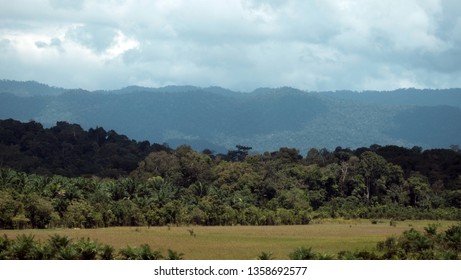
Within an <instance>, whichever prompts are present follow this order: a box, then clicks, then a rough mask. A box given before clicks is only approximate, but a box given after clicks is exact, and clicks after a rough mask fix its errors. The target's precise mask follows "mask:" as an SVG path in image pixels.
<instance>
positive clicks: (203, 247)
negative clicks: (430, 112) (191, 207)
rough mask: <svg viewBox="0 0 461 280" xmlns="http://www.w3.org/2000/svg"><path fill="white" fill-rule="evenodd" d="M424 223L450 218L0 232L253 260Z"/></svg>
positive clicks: (347, 243) (360, 242)
mask: <svg viewBox="0 0 461 280" xmlns="http://www.w3.org/2000/svg"><path fill="white" fill-rule="evenodd" d="M317 222H318V221H317ZM430 223H438V224H440V226H441V227H440V230H444V229H446V228H447V227H448V226H449V225H451V224H455V223H456V222H450V221H401V222H397V225H396V226H390V224H389V221H385V220H382V221H378V223H377V224H372V223H371V222H370V221H369V220H326V221H322V222H318V223H316V224H311V225H302V226H265V227H261V226H226V227H202V226H183V227H175V226H171V227H151V228H147V227H113V228H100V229H46V230H0V235H3V234H6V235H7V236H8V237H10V238H14V237H15V236H16V235H18V234H33V235H34V236H35V238H37V239H40V240H45V239H47V238H48V237H49V236H50V235H53V234H59V235H65V236H69V237H71V238H73V239H79V238H83V237H85V238H86V237H89V238H91V239H95V240H98V241H99V242H101V243H104V244H110V245H112V246H114V247H115V248H117V249H119V248H122V247H125V246H127V245H130V246H139V245H141V244H149V245H150V246H151V247H152V248H153V249H155V250H160V251H161V252H166V250H167V249H172V250H175V251H178V252H182V253H184V257H185V259H199V260H206V259H218V260H225V259H243V260H245V259H255V258H256V257H257V256H258V255H259V254H260V253H261V252H262V251H267V252H273V257H275V258H276V259H287V258H288V254H289V253H290V252H292V251H293V250H294V249H295V248H297V247H300V246H305V247H312V248H313V250H314V251H316V252H323V253H330V254H336V253H338V252H339V251H342V250H350V251H355V250H361V249H367V250H373V249H374V248H375V245H376V243H377V242H378V241H382V240H384V239H385V238H386V237H389V236H397V235H399V234H401V233H402V232H403V231H405V230H408V229H410V228H411V227H413V228H415V229H418V230H423V228H424V227H425V226H427V225H428V224H430ZM191 230H193V233H191Z"/></svg>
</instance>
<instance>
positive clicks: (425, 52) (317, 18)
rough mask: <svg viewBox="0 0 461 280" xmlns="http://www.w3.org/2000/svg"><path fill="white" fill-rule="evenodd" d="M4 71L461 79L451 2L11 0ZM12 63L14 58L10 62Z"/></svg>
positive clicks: (252, 79)
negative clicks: (460, 76)
mask: <svg viewBox="0 0 461 280" xmlns="http://www.w3.org/2000/svg"><path fill="white" fill-rule="evenodd" d="M0 6H1V7H2V9H1V10H0V49H1V50H2V52H1V53H0V62H1V63H2V65H12V66H11V67H8V68H6V67H2V68H1V69H0V78H9V79H18V80H30V79H33V80H38V81H40V82H46V83H50V84H52V85H57V86H64V87H83V88H88V89H100V88H104V89H105V88H116V87H121V86H126V85H129V84H140V85H145V86H163V85H167V84H192V85H199V86H208V85H219V86H224V87H228V88H231V89H236V90H252V89H254V88H257V87H261V86H271V87H277V86H285V85H287V86H293V87H298V88H302V89H307V90H330V89H357V90H362V89H363V90H365V89H393V88H398V87H406V86H415V87H461V81H460V80H459V79H458V77H459V75H460V72H461V63H460V62H461V61H460V59H461V58H460V57H461V55H460V54H461V49H460V42H461V33H460V31H459V30H461V28H459V26H461V17H460V15H461V3H460V2H459V1H456V0H406V1H400V0H399V1H397V0H391V1H377V0H376V1H371V0H344V1H335V0H323V1H322V0H310V1H303V0H290V1H278V0H274V1H263V0H252V1H243V0H242V1H240V0H229V1H227V0H226V1H224V0H222V1H204V0H193V1H186V0H159V1H147V0H144V1H135V0H127V1H122V0H112V1H54V0H50V1H47V0H41V1H5V0H0ZM4 63H8V64H4Z"/></svg>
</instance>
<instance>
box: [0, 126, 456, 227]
mask: <svg viewBox="0 0 461 280" xmlns="http://www.w3.org/2000/svg"><path fill="white" fill-rule="evenodd" d="M5 122H6V123H7V125H6V126H5V125H4V126H3V128H2V131H1V132H0V133H2V134H1V135H2V137H1V138H0V139H1V141H2V146H1V147H2V149H3V151H8V149H13V150H15V151H16V152H17V153H16V156H11V153H9V154H8V153H6V155H5V154H4V153H3V152H2V154H1V155H2V165H3V167H1V168H0V228H47V227H81V228H95V227H108V226H139V225H148V226H162V225H167V224H178V225H179V224H196V225H237V224H240V225H289V224H308V223H309V222H310V221H311V220H312V219H319V218H328V217H333V218H335V217H343V218H388V219H397V220H398V219H451V220H458V219H461V210H460V208H461V175H460V174H461V154H460V153H459V151H458V150H456V149H454V148H453V149H434V150H424V151H423V150H422V149H421V148H419V147H414V148H411V149H408V148H403V147H396V146H384V147H381V146H378V145H373V146H371V147H369V148H359V149H356V150H351V149H343V148H340V147H338V148H336V149H335V150H334V151H328V150H326V149H315V148H312V149H310V150H309V152H308V153H307V154H306V155H305V156H303V155H301V154H300V153H299V151H298V150H296V149H292V148H286V147H285V148H280V149H279V150H278V151H276V152H265V153H251V152H250V151H251V147H247V146H243V145H237V146H236V150H232V151H229V152H228V153H227V154H214V153H213V152H212V151H210V150H204V151H202V152H197V151H194V150H193V149H192V148H190V147H189V146H186V145H183V146H179V147H178V148H176V149H171V148H169V147H167V146H165V145H157V144H153V145H151V144H150V143H145V142H141V143H138V142H136V141H133V140H128V138H127V137H126V136H123V135H118V134H116V133H115V132H105V130H104V129H102V128H97V129H90V130H89V131H88V132H86V131H84V130H83V129H81V128H80V127H79V126H78V125H71V124H67V123H58V125H57V126H56V127H52V128H50V129H44V128H43V127H41V126H40V125H39V124H37V123H35V122H29V123H24V124H23V123H20V122H16V121H12V120H7V121H4V122H2V123H3V124H4V123H5ZM5 127H7V128H5ZM11 127H15V129H11ZM17 127H21V128H20V129H19V128H17ZM12 131H13V132H12ZM97 131H99V133H100V134H101V137H97V136H95V135H99V134H98V132H97ZM5 135H6V136H8V137H6V136H5ZM44 135H46V136H44ZM57 135H58V136H57ZM52 136H53V137H54V138H55V140H54V141H55V142H52V147H50V146H49V143H48V144H46V143H45V141H44V140H43V139H48V137H50V138H53V137H52ZM41 137H44V138H41ZM27 139H29V140H27ZM40 139H41V140H40ZM114 139H116V140H114ZM8 141H9V142H8ZM40 141H41V142H40ZM98 141H99V142H98ZM25 143H28V144H25ZM91 143H93V144H91ZM106 146H108V147H110V148H107V147H106ZM28 147H30V149H29V148H28ZM83 147H93V148H92V149H89V150H88V151H87V152H85V151H84V148H83ZM106 148H107V149H109V150H110V152H107V153H104V151H105V149H106ZM82 149H83V150H82ZM39 151H42V154H38V152H39ZM31 158H37V160H36V161H35V162H33V164H36V167H34V168H30V169H27V168H25V170H22V171H21V168H19V167H21V166H24V165H22V162H27V160H28V159H31ZM138 158H140V159H139V160H138ZM12 159H15V160H13V161H10V160H12ZM45 159H48V160H49V161H48V160H45ZM42 161H43V162H45V161H46V162H47V163H46V164H45V163H43V166H42V165H41V164H42V163H41V162H42ZM87 162H88V164H89V166H90V167H88V166H86V164H87ZM127 162H130V164H122V163H127ZM15 164H17V165H15ZM33 164H32V163H30V165H29V167H30V166H35V165H33ZM91 164H93V165H91ZM91 166H93V167H91ZM80 167H81V168H80ZM88 168H90V169H88ZM91 168H94V170H95V171H96V172H94V173H91V172H90V171H91V170H92V169H91ZM60 171H63V174H64V175H66V174H67V172H70V173H69V174H70V175H66V176H64V175H63V174H60ZM82 174H84V175H82Z"/></svg>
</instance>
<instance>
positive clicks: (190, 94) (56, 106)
mask: <svg viewBox="0 0 461 280" xmlns="http://www.w3.org/2000/svg"><path fill="white" fill-rule="evenodd" d="M8 118H13V119H17V120H21V121H28V120H35V121H37V122H40V123H42V124H43V125H44V126H46V127H50V126H53V125H55V124H56V122H58V121H66V122H69V123H78V124H80V125H81V126H82V127H83V128H84V129H89V128H91V127H98V126H99V127H104V128H106V129H108V130H115V131H117V132H119V133H122V134H125V135H127V136H128V137H129V138H132V139H136V140H138V141H143V140H149V141H150V142H156V143H165V142H166V143H168V144H169V145H170V146H172V147H176V146H178V145H181V144H189V145H191V146H192V147H193V148H194V149H196V150H202V149H205V148H209V149H211V150H214V151H217V152H222V153H224V152H226V151H227V150H229V149H232V148H233V147H234V146H235V145H236V144H242V145H246V146H252V147H254V149H255V150H257V151H273V150H278V149H279V148H280V147H284V146H289V147H294V148H297V149H299V150H301V151H303V152H307V151H308V150H309V149H310V148H312V147H318V148H328V149H330V150H332V149H335V148H336V147H337V146H342V147H349V148H353V149H354V148H358V147H363V146H366V147H367V146H370V145H372V144H380V145H398V146H405V147H413V146H421V147H423V148H448V147H449V146H450V145H459V144H461V121H459V120H461V90H460V89H446V90H416V89H401V90H395V91H389V92H377V91H367V92H351V91H336V92H306V91H301V90H298V89H294V88H288V87H284V88H277V89H270V88H260V89H257V90H255V91H253V92H247V93H245V92H234V91H231V90H227V89H223V88H219V87H208V88H198V87H193V86H168V87H163V88H147V87H138V86H130V87H126V88H123V89H120V90H112V91H103V90H100V91H93V92H90V91H86V90H82V89H62V88H56V87H50V86H47V85H43V84H39V83H36V82H15V81H6V80H2V81H0V119H8Z"/></svg>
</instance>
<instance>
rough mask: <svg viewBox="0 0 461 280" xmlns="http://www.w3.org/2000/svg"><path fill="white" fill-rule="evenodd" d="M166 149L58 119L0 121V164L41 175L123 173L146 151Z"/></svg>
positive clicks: (71, 175) (107, 174)
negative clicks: (47, 121)
mask: <svg viewBox="0 0 461 280" xmlns="http://www.w3.org/2000/svg"><path fill="white" fill-rule="evenodd" d="M165 150H169V148H168V147H165V146H163V145H159V144H152V145H151V144H150V143H149V142H148V141H143V142H136V141H134V140H130V139H128V137H126V136H125V135H119V134H118V133H117V132H115V131H113V130H110V131H106V130H104V128H102V127H97V128H90V129H89V130H88V131H85V130H83V129H82V128H81V127H80V125H78V124H69V123H67V122H58V123H57V124H56V126H53V127H51V128H44V127H43V126H42V125H41V124H40V123H37V122H34V121H31V122H27V123H21V122H19V121H15V120H12V119H8V120H0V167H10V168H13V169H16V170H19V171H25V172H31V173H38V174H43V175H54V174H57V175H64V176H68V177H76V176H84V175H86V176H92V175H97V176H102V177H119V176H126V175H128V174H129V172H131V171H133V170H134V169H135V168H136V167H137V166H138V162H140V161H141V160H143V159H144V158H145V157H146V156H147V155H148V154H149V153H151V152H155V151H165Z"/></svg>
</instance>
